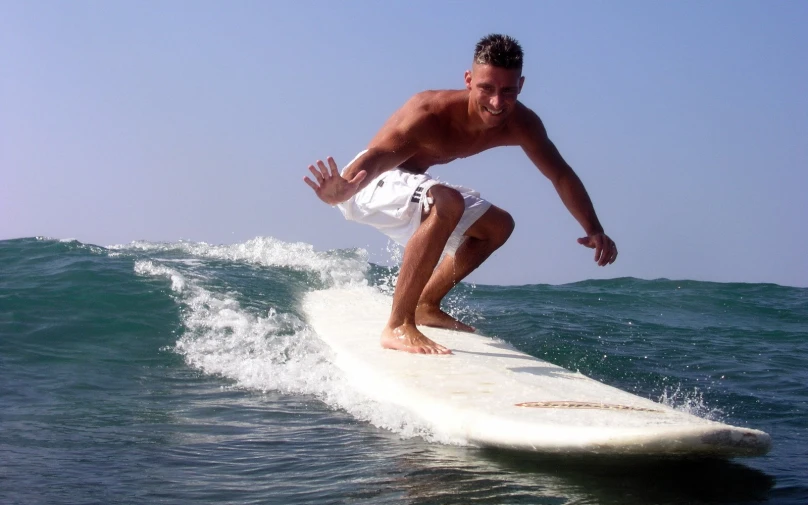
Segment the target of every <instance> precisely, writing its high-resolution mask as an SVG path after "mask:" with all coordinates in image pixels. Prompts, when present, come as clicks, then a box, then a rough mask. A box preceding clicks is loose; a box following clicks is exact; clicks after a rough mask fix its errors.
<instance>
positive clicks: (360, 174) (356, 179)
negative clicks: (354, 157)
mask: <svg viewBox="0 0 808 505" xmlns="http://www.w3.org/2000/svg"><path fill="white" fill-rule="evenodd" d="M367 175H368V172H367V170H360V171H359V172H358V173H357V174H356V175H355V176H354V178H353V179H351V180H350V181H348V184H350V185H351V186H356V185H357V184H359V183H361V182H362V181H364V180H365V177H367Z"/></svg>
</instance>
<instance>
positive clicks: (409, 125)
mask: <svg viewBox="0 0 808 505" xmlns="http://www.w3.org/2000/svg"><path fill="white" fill-rule="evenodd" d="M524 80H525V79H524V77H522V75H521V70H518V69H504V68H500V67H496V66H492V65H484V64H477V63H475V64H474V65H473V66H472V69H471V70H470V71H466V74H465V82H466V89H463V90H447V91H424V92H422V93H418V94H417V95H415V96H413V97H412V98H411V99H410V100H409V101H407V103H405V104H404V106H403V107H401V108H400V109H399V110H398V111H396V112H395V113H394V114H393V115H392V116H391V117H390V119H388V120H387V122H386V123H385V124H384V126H382V128H381V130H379V132H378V133H377V134H376V136H375V137H374V138H373V140H371V141H370V144H369V146H368V151H367V153H365V154H364V155H362V156H361V157H360V158H359V159H358V160H356V162H354V163H353V164H352V165H351V166H350V168H349V169H348V170H347V171H346V172H345V174H343V175H340V173H339V169H338V167H337V164H336V162H335V161H334V159H333V158H331V157H329V158H327V163H328V164H327V165H326V163H323V161H321V160H318V161H317V163H316V166H315V165H309V170H310V171H311V173H312V175H313V176H314V180H312V179H310V178H309V177H305V178H304V181H305V182H306V184H308V185H309V186H310V187H311V188H312V189H313V190H314V192H315V194H316V195H317V197H319V198H320V200H322V201H323V202H325V203H327V204H329V205H336V204H338V203H341V202H344V201H346V200H348V199H349V198H351V197H352V196H354V195H355V194H356V193H357V192H358V191H360V190H361V189H362V188H364V187H365V186H366V185H367V183H368V182H369V181H371V180H372V179H373V178H375V177H376V176H378V175H379V174H381V173H382V172H384V171H387V170H391V169H393V168H396V167H398V168H401V169H403V170H407V171H410V172H415V173H424V172H426V171H427V169H429V168H430V167H432V166H434V165H440V164H444V163H449V162H451V161H454V160H456V159H458V158H467V157H469V156H473V155H475V154H478V153H480V152H482V151H485V150H488V149H491V148H494V147H499V146H520V147H521V148H522V149H523V150H524V152H525V154H526V155H527V157H528V158H529V159H530V161H532V162H533V164H534V165H535V166H536V167H537V168H538V169H539V171H541V173H542V174H544V175H545V177H547V178H548V179H549V180H550V182H552V183H553V186H554V187H555V189H556V191H557V192H558V195H559V197H561V201H562V202H563V203H564V205H565V206H566V207H567V209H568V210H569V212H570V213H571V214H572V216H573V217H574V218H575V219H576V220H577V221H578V223H580V225H581V226H582V227H583V229H584V232H585V233H586V236H585V237H582V238H579V239H578V243H579V244H581V245H583V246H586V247H589V248H591V249H594V250H595V261H596V262H597V264H598V265H600V266H605V265H608V264H611V263H614V260H615V259H616V258H617V247H616V245H615V243H614V241H612V239H610V238H609V237H608V236H607V235H606V234H605V233H604V232H603V227H602V226H601V225H600V222H599V221H598V218H597V215H596V214H595V209H594V207H593V206H592V201H591V200H590V198H589V195H588V194H587V192H586V189H585V188H584V186H583V184H582V183H581V180H580V179H579V178H578V176H577V175H576V174H575V172H574V171H573V170H572V168H571V167H570V166H569V165H568V164H567V162H566V161H564V159H563V158H562V157H561V154H560V153H559V152H558V150H557V149H556V147H555V145H553V143H552V142H551V141H550V139H549V138H548V136H547V131H546V130H545V128H544V125H543V124H542V122H541V119H539V116H537V115H536V113H534V112H533V111H532V110H530V109H529V108H527V107H526V106H524V105H523V104H522V103H521V102H519V101H518V100H517V97H518V95H519V93H520V92H521V90H522V85H523V84H524ZM427 194H428V196H430V197H432V199H433V200H434V202H435V203H434V205H432V206H431V208H430V210H429V212H428V213H424V215H423V216H422V220H421V225H420V226H419V227H418V230H417V231H416V232H415V234H413V236H412V238H411V239H410V241H409V242H408V243H407V246H406V247H405V249H404V259H403V261H402V264H401V271H400V273H399V277H398V283H397V284H396V289H395V292H394V294H393V308H392V311H391V313H390V319H389V320H388V322H387V326H386V327H385V328H384V329H383V330H382V336H381V344H382V346H383V347H385V348H388V349H396V350H401V351H406V352H412V353H421V354H451V351H450V350H449V349H447V348H446V347H444V346H442V345H440V344H438V343H436V342H434V341H432V340H431V339H429V338H428V337H427V336H426V335H424V334H423V333H421V331H420V330H418V328H417V327H416V324H419V325H425V326H436V327H440V328H450V329H455V330H460V331H474V328H472V327H471V326H468V325H466V324H463V323H461V322H460V321H458V320H456V319H454V318H452V317H451V316H449V315H448V314H446V313H445V312H443V311H442V310H441V309H440V302H441V300H442V299H443V297H444V296H446V294H447V293H448V292H449V291H450V290H451V289H452V287H454V286H455V285H456V284H457V283H458V282H460V281H461V280H462V279H464V278H465V277H466V276H468V275H469V274H470V273H471V272H472V271H474V269H476V268H477V267H478V266H480V264H482V262H483V261H485V260H486V259H487V258H488V257H489V256H490V255H491V253H493V252H494V251H495V250H497V249H498V248H499V247H500V246H502V244H504V243H505V241H507V240H508V237H509V236H510V234H511V232H512V231H513V228H514V222H513V218H511V216H510V214H508V213H507V212H505V211H504V210H502V209H500V208H499V207H496V206H493V205H492V206H491V208H490V209H488V211H486V213H485V214H483V216H482V217H481V218H480V219H479V220H477V222H475V223H474V224H473V225H472V226H471V227H470V228H469V229H468V230H467V231H466V233H465V235H466V237H467V238H466V240H465V241H464V242H463V243H462V245H461V246H460V247H459V248H458V250H457V252H456V253H455V255H454V257H452V256H448V255H447V256H446V257H445V259H444V260H443V261H442V262H441V264H440V265H438V260H439V259H440V256H441V253H442V252H443V248H444V247H445V246H446V242H447V240H448V239H449V236H450V235H451V233H452V231H453V230H454V228H455V226H456V225H457V223H458V221H459V220H460V217H461V216H462V215H463V211H464V204H463V197H462V196H461V195H460V193H458V192H457V191H456V190H455V189H452V188H449V187H447V186H441V185H436V186H433V187H432V188H430V190H429V191H428V192H427ZM436 266H437V268H435V267H436Z"/></svg>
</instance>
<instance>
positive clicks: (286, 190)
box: [0, 0, 808, 287]
mask: <svg viewBox="0 0 808 505" xmlns="http://www.w3.org/2000/svg"><path fill="white" fill-rule="evenodd" d="M806 23H808V2H804V1H798V0H780V1H775V2H771V1H762V0H761V1H748V0H715V1H710V2H703V1H688V0H685V1H659V2H646V1H628V0H625V1H624V0H616V1H610V2H605V1H595V0H592V1H583V0H573V1H565V2H561V1H554V2H550V1H526V2H521V1H511V2H507V3H502V2H501V3H492V2H490V1H487V2H479V1H475V0H464V1H462V2H461V1H459V0H458V1H455V0H446V1H434V0H430V1H407V2H377V1H371V0H366V1H347V0H346V1H339V2H330V1H326V0H322V1H312V0H302V1H297V2H280V1H277V2H275V1H239V2H225V1H196V0H195V1H180V0H177V1H171V2H159V1H152V0H146V1H126V0H118V1H115V2H103V1H85V0H76V1H72V2H59V1H45V0H41V1H36V2H30V1H27V0H25V1H22V0H19V1H17V0H0V239H11V238H19V237H32V236H46V237H53V238H75V239H78V240H81V241H82V242H87V243H93V244H98V245H112V244H121V243H128V242H130V241H133V240H148V241H153V242H157V241H167V242H174V241H178V240H181V239H182V240H191V241H204V242H208V243H211V244H229V243H238V242H244V241H246V240H249V239H252V238H255V237H274V238H276V239H279V240H282V241H285V242H305V243H307V244H311V245H312V246H313V247H314V248H315V249H316V250H329V249H342V248H354V247H360V248H364V249H366V250H367V251H368V253H369V256H370V258H371V260H372V261H374V262H378V263H385V262H386V261H389V257H390V253H389V252H387V247H386V245H387V239H386V238H385V237H384V236H383V235H381V234H380V233H378V232H377V231H375V230H373V229H371V228H369V227H364V226H362V225H359V224H356V223H351V222H346V221H345V220H344V219H343V218H342V216H341V214H340V213H339V211H337V210H336V209H333V208H331V207H329V206H328V205H326V204H324V203H322V202H320V201H319V200H318V199H316V197H315V196H314V194H313V192H312V191H311V189H310V188H309V187H308V186H306V185H305V184H304V183H303V182H302V178H303V176H304V175H306V174H307V169H306V167H307V166H308V165H309V164H310V163H312V162H314V161H315V160H317V159H324V158H325V157H326V156H329V155H330V156H333V157H334V158H335V159H336V160H337V162H338V164H340V165H344V164H345V163H347V162H348V161H349V160H350V159H351V158H353V156H354V155H355V154H356V153H357V152H358V151H360V150H362V149H364V148H365V147H366V146H367V143H368V142H369V141H370V139H371V138H372V137H373V135H374V134H375V133H376V131H377V130H378V129H379V128H380V127H381V125H382V124H383V122H384V121H385V120H386V119H387V118H388V117H389V116H390V115H391V114H392V113H393V112H394V111H395V110H396V109H397V108H398V107H400V106H401V105H402V104H403V103H404V102H405V101H406V100H407V99H408V98H409V97H410V96H411V95H413V94H414V93H417V92H419V91H421V90H424V89H452V88H455V89H457V88H461V87H462V86H463V73H464V71H465V70H466V69H468V68H469V67H470V65H471V59H472V53H473V49H474V45H475V44H476V42H477V40H479V38H481V37H482V36H484V35H486V34H488V33H506V34H509V35H511V36H513V37H515V38H516V39H517V40H519V42H520V43H521V45H522V47H523V48H524V50H525V66H524V69H523V75H524V76H525V78H526V80H525V85H524V88H523V90H522V94H521V95H520V100H521V101H522V102H523V103H524V104H525V105H527V106H528V107H530V108H532V109H533V110H535V111H536V112H537V113H538V114H539V116H540V117H541V118H542V120H543V121H544V123H545V126H546V127H547V130H548V132H549V135H550V138H551V139H552V140H553V141H554V142H555V144H556V145H557V146H558V148H559V150H560V151H561V153H562V155H563V156H564V157H565V159H566V160H567V161H568V162H569V163H570V165H571V166H572V167H573V168H574V169H575V171H576V173H577V174H578V175H579V176H580V177H581V179H582V180H583V182H584V184H585V186H586V188H587V190H588V192H589V194H590V196H591V198H592V200H593V202H594V204H595V209H596V211H597V213H598V216H599V218H600V220H601V222H602V223H603V226H604V228H605V230H606V233H608V234H609V235H610V236H611V237H612V238H613V239H614V240H615V241H616V242H617V244H618V248H619V251H620V256H619V258H618V260H617V262H616V263H615V264H613V265H610V266H608V267H598V266H597V265H596V264H595V262H594V261H593V259H592V257H593V253H592V251H590V250H589V249H586V248H584V247H582V246H580V245H578V244H577V242H576V239H577V238H578V237H580V236H583V232H582V230H581V228H580V226H579V225H578V224H577V223H576V221H575V220H574V219H573V218H572V217H571V216H570V215H569V213H568V212H567V211H566V210H565V208H564V206H563V205H562V204H561V202H560V200H559V198H558V196H557V194H556V193H555V191H554V190H553V187H552V185H551V184H550V183H549V181H547V180H546V179H545V178H544V177H543V176H542V175H541V174H540V173H539V171H538V170H537V169H536V168H535V167H534V166H533V165H532V164H531V163H530V161H529V160H528V159H527V157H526V156H525V155H524V153H523V152H522V151H521V150H520V149H518V148H499V149H495V150H491V151H487V152H485V153H482V154H480V155H478V156H475V157H472V158H468V159H464V160H460V161H456V162H453V163H450V164H448V165H443V166H439V167H435V168H433V169H431V170H430V173H432V174H433V175H435V176H439V177H440V178H441V179H442V180H446V181H448V182H451V183H455V184H461V185H464V186H469V187H473V188H475V189H477V190H478V191H480V192H481V193H482V195H483V197H485V198H486V199H488V200H489V201H491V202H493V203H494V204H496V205H498V206H500V207H502V208H504V209H506V210H508V211H509V212H510V213H511V214H512V215H513V216H514V219H515V220H516V230H515V232H514V234H513V235H512V237H511V239H510V241H509V242H508V243H507V244H506V245H505V246H504V247H503V248H502V249H500V250H499V251H497V252H496V253H495V254H494V256H492V258H490V259H489V260H488V262H486V264H484V265H483V266H482V267H481V268H480V269H479V270H478V271H477V272H475V273H474V274H472V277H470V279H469V280H470V281H472V282H477V283H484V284H500V285H508V284H538V283H550V284H559V283H566V282H574V281H578V280H583V279H593V278H612V277H624V276H632V277H638V278H644V279H656V278H670V279H695V280H704V281H717V282H772V283H777V284H783V285H790V286H803V287H804V286H808V259H806V251H808V232H807V231H806V225H805V222H806V218H807V217H808V197H807V196H806V193H808V170H807V169H808V64H806V62H808V31H806V30H805V29H804V27H805V25H806Z"/></svg>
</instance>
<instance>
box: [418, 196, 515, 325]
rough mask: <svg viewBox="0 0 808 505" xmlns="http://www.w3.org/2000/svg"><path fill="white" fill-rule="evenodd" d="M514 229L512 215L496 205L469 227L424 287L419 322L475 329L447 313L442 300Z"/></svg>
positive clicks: (502, 242)
mask: <svg viewBox="0 0 808 505" xmlns="http://www.w3.org/2000/svg"><path fill="white" fill-rule="evenodd" d="M513 228H514V222H513V218H512V217H511V215H510V214H508V213H507V212H505V211H504V210H502V209H500V208H499V207H496V206H494V205H492V206H491V207H490V208H489V209H488V210H487V211H486V212H485V214H483V215H482V216H481V217H480V219H478V220H477V221H476V222H475V223H474V224H472V225H471V226H470V227H469V229H468V230H466V233H465V235H466V240H465V241H463V243H462V244H461V245H460V247H459V248H458V249H457V251H456V253H455V255H454V257H452V256H449V255H447V256H446V257H445V258H444V259H443V261H442V262H441V264H440V265H439V266H438V268H437V269H436V270H435V271H434V273H433V274H432V277H431V278H430V279H429V282H428V283H427V284H426V286H425V287H424V290H423V292H422V293H421V298H420V299H419V300H418V308H417V310H416V312H415V320H416V323H417V324H422V325H425V326H436V327H438V328H449V329H452V330H459V331H469V332H473V331H474V328H473V327H471V326H469V325H467V324H463V323H461V322H460V321H458V320H456V319H455V318H453V317H452V316H450V315H449V314H447V313H445V312H443V311H442V310H441V309H440V303H441V300H443V297H444V296H446V294H447V293H449V291H450V290H451V289H452V288H453V287H454V286H455V285H456V284H457V283H458V282H460V281H461V280H463V279H465V278H466V277H467V276H468V275H469V274H470V273H471V272H473V271H474V270H475V269H476V268H477V267H478V266H480V265H481V264H482V263H483V262H484V261H485V260H486V259H487V258H488V257H489V256H491V253H493V252H494V251H496V250H497V249H499V248H500V246H502V244H504V243H505V242H506V241H507V240H508V237H510V236H511V232H513Z"/></svg>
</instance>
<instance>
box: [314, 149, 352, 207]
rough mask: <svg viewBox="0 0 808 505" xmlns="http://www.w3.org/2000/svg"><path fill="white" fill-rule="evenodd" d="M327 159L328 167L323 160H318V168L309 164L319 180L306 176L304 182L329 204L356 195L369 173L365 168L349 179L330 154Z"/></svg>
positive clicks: (334, 203) (340, 201)
mask: <svg viewBox="0 0 808 505" xmlns="http://www.w3.org/2000/svg"><path fill="white" fill-rule="evenodd" d="M326 159H327V161H328V168H326V166H325V163H323V162H322V161H321V160H317V168H315V167H314V165H309V171H310V172H311V173H312V174H313V175H314V177H315V179H316V180H317V182H314V181H312V180H311V179H309V178H308V177H304V178H303V182H305V183H306V184H308V185H309V186H310V187H311V189H313V190H314V193H315V194H316V195H317V198H319V199H320V200H322V201H324V202H325V203H327V204H328V205H336V204H338V203H342V202H344V201H345V200H348V199H349V198H351V197H352V196H354V195H355V194H356V193H357V192H358V191H359V184H361V183H362V181H364V180H365V177H367V175H368V173H367V172H366V171H365V170H360V171H359V173H357V174H356V175H355V176H354V177H353V178H352V179H351V180H350V181H349V180H347V179H345V178H343V177H342V175H340V173H339V169H338V168H337V163H336V162H335V161H334V158H332V157H331V156H329V157H328V158H326ZM329 169H330V170H329Z"/></svg>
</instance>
